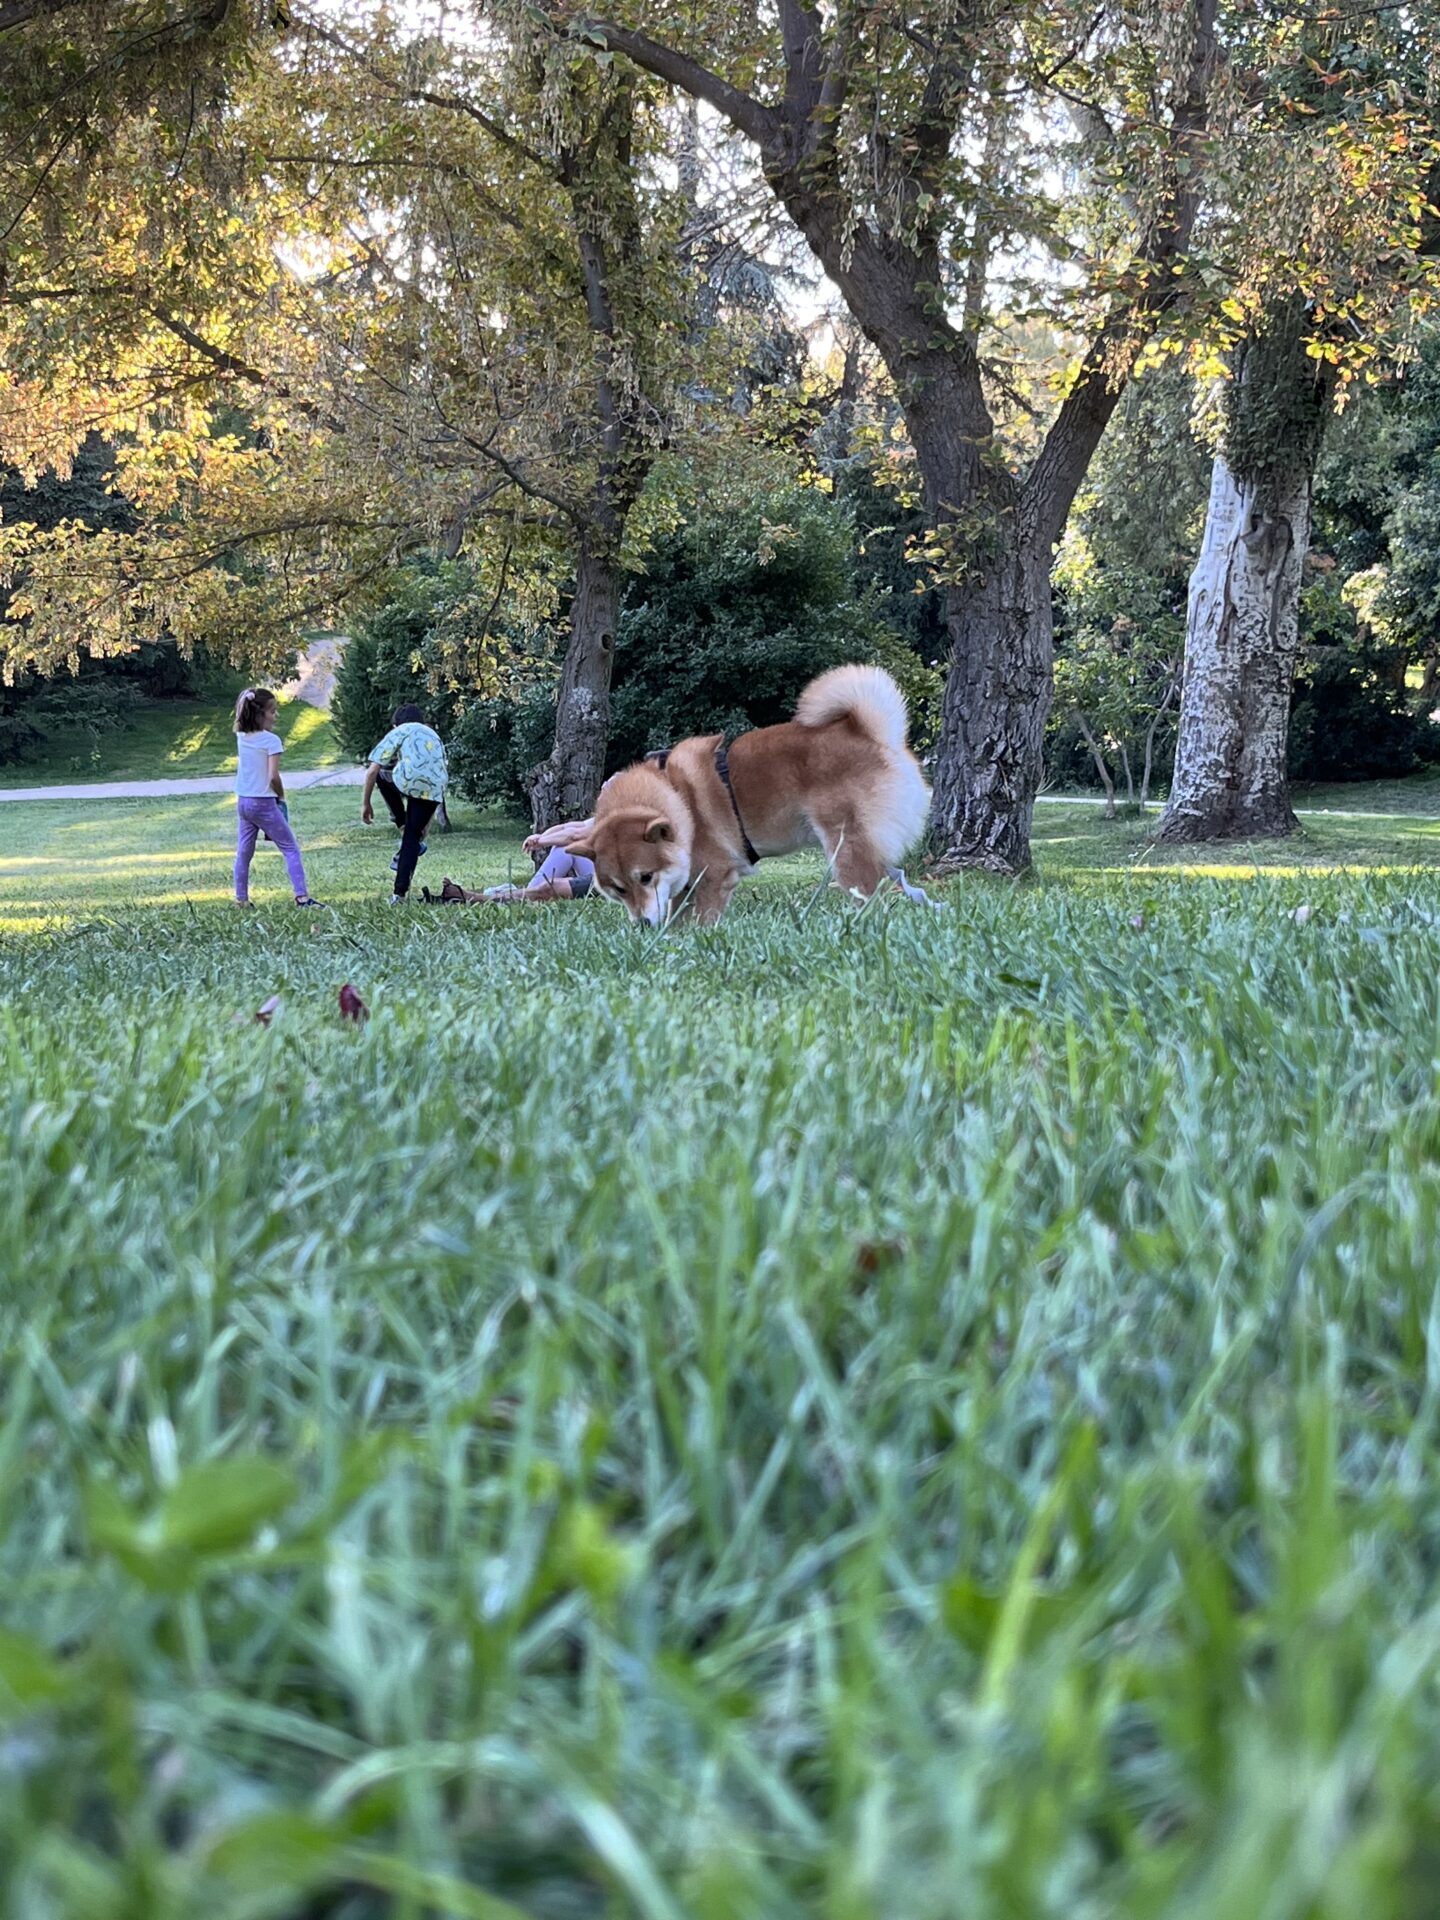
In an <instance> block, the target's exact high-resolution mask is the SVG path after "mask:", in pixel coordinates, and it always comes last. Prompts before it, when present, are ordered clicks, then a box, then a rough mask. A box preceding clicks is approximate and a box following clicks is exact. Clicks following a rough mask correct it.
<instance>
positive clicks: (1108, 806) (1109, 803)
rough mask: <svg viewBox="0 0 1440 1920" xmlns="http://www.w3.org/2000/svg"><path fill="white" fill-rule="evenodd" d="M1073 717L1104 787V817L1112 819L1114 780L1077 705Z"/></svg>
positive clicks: (1113, 814)
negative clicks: (1077, 722)
mask: <svg viewBox="0 0 1440 1920" xmlns="http://www.w3.org/2000/svg"><path fill="white" fill-rule="evenodd" d="M1075 718H1076V719H1077V720H1078V721H1079V723H1080V731H1081V733H1082V734H1084V736H1085V744H1086V746H1087V747H1089V749H1090V758H1091V759H1092V760H1093V761H1094V762H1095V771H1096V772H1097V773H1098V774H1099V776H1100V784H1101V786H1102V787H1104V789H1105V818H1106V819H1107V820H1113V819H1114V818H1115V782H1114V781H1113V780H1112V779H1111V778H1110V769H1109V767H1107V766H1106V764H1105V755H1104V753H1103V752H1102V751H1101V747H1100V742H1099V741H1098V740H1097V739H1096V738H1095V735H1094V732H1093V731H1092V729H1091V726H1090V722H1089V721H1088V720H1087V719H1086V718H1085V716H1084V714H1083V713H1082V712H1081V711H1080V709H1079V708H1078V707H1077V708H1076V709H1075Z"/></svg>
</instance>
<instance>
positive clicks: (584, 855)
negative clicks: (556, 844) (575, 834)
mask: <svg viewBox="0 0 1440 1920" xmlns="http://www.w3.org/2000/svg"><path fill="white" fill-rule="evenodd" d="M565 851H566V852H567V853H570V854H573V855H574V856H575V858H576V859H577V860H593V859H594V858H595V842H594V841H593V840H572V841H571V842H570V844H569V846H568V847H566V849H565Z"/></svg>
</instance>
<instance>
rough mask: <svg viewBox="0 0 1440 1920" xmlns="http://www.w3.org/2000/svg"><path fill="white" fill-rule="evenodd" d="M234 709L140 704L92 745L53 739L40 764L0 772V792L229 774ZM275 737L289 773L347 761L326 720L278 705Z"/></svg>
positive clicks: (297, 705)
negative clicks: (281, 742) (282, 748)
mask: <svg viewBox="0 0 1440 1920" xmlns="http://www.w3.org/2000/svg"><path fill="white" fill-rule="evenodd" d="M232 709H233V702H232V703H231V705H228V706H227V705H226V703H225V701H224V700H223V699H219V698H216V699H207V700H146V701H143V702H142V703H141V704H140V705H139V706H138V707H137V708H136V710H135V711H134V712H133V713H130V714H127V715H126V719H125V725H124V726H123V727H119V728H117V729H116V730H115V731H114V732H113V733H102V734H100V735H99V736H98V737H96V738H94V739H92V738H91V737H90V736H89V735H88V734H87V735H75V736H67V735H57V736H56V737H55V738H54V739H53V740H51V741H49V742H48V743H47V746H48V751H47V752H46V753H45V755H44V756H43V758H38V759H33V760H24V761H21V762H19V763H18V764H15V765H6V766H0V788H4V787H41V786H75V785H77V784H79V783H80V782H82V781H88V780H183V779H186V778H188V777H190V776H192V775H195V776H203V775H213V774H222V773H233V772H234V771H235V726H234V717H233V710H232ZM279 731H280V737H281V738H282V739H283V740H284V742H285V765H286V768H287V769H289V770H290V771H292V772H295V771H299V770H300V769H302V768H310V767H334V766H339V765H340V764H341V763H342V762H343V761H344V759H345V757H346V756H345V754H344V753H343V752H342V751H341V748H340V743H339V741H338V740H337V739H336V738H335V728H334V724H333V722H332V721H331V719H330V716H329V714H328V713H322V712H321V711H320V710H319V709H318V708H317V707H310V706H306V705H305V703H304V702H303V701H301V700H283V701H281V703H280V728H279Z"/></svg>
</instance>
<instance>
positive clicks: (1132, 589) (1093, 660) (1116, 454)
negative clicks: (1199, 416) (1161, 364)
mask: <svg viewBox="0 0 1440 1920" xmlns="http://www.w3.org/2000/svg"><path fill="white" fill-rule="evenodd" d="M1192 401H1193V384H1192V382H1191V381H1190V379H1189V378H1188V377H1187V376H1186V375H1184V374H1183V373H1182V372H1181V371H1180V370H1179V369H1177V368H1164V369H1160V370H1157V371H1156V372H1154V373H1151V374H1150V375H1148V376H1147V377H1146V378H1144V379H1142V380H1139V381H1137V382H1136V383H1135V384H1133V385H1132V386H1131V387H1130V388H1129V389H1128V391H1127V392H1126V395H1125V397H1124V399H1123V400H1122V402H1121V404H1120V407H1119V408H1118V410H1117V413H1116V418H1115V420H1114V422H1113V423H1112V425H1111V428H1110V432H1109V435H1108V436H1107V438H1106V440H1105V441H1104V442H1103V443H1102V445H1101V449H1100V452H1099V454H1098V455H1097V457H1096V460H1095V462H1094V465H1093V466H1092V468H1091V475H1090V483H1089V485H1088V486H1087V488H1086V490H1085V492H1084V493H1083V494H1082V495H1081V496H1080V498H1079V500H1078V501H1077V502H1076V506H1075V510H1074V512H1073V513H1072V515H1071V518H1070V524H1069V527H1068V529H1067V532H1066V535H1065V538H1064V540H1063V542H1062V543H1061V547H1060V551H1059V553H1058V555H1057V557H1056V562H1055V571H1054V576H1053V578H1054V590H1055V647H1056V661H1055V699H1054V704H1053V706H1052V708H1051V715H1050V722H1049V727H1048V730H1047V738H1046V762H1047V766H1048V769H1049V772H1050V776H1051V778H1052V779H1054V780H1059V781H1063V782H1064V783H1066V784H1067V785H1068V784H1070V783H1072V782H1073V783H1076V784H1081V785H1085V786H1089V785H1092V784H1094V782H1095V779H1096V767H1095V762H1094V751H1093V749H1092V748H1091V746H1090V745H1089V744H1088V743H1087V742H1086V740H1085V737H1084V730H1083V728H1082V726H1081V724H1080V720H1081V716H1082V715H1083V717H1084V722H1085V725H1086V726H1088V727H1089V729H1090V731H1091V734H1092V735H1093V736H1094V738H1095V740H1096V743H1097V744H1098V745H1099V747H1100V748H1101V750H1102V752H1103V753H1104V755H1105V757H1106V763H1107V767H1108V769H1109V770H1110V773H1111V777H1112V779H1113V780H1115V781H1117V782H1118V781H1119V780H1120V779H1121V778H1122V777H1124V770H1125V768H1126V767H1127V766H1128V768H1129V772H1130V775H1131V776H1132V777H1133V778H1134V779H1137V780H1138V779H1139V778H1140V776H1141V771H1142V765H1143V761H1144V756H1145V745H1146V739H1147V736H1149V735H1150V733H1151V728H1152V723H1153V724H1154V737H1153V742H1152V751H1153V754H1154V768H1153V771H1154V773H1156V774H1157V775H1159V776H1161V777H1166V778H1168V775H1169V771H1170V765H1171V761H1172V758H1173V754H1174V744H1175V721H1176V711H1175V709H1176V706H1177V701H1176V685H1175V682H1176V675H1177V673H1178V670H1179V665H1180V662H1181V660H1182V658H1183V654H1184V646H1185V605H1186V585H1187V576H1188V574H1189V570H1190V566H1191V564H1192V561H1193V558H1194V552H1195V548H1196V546H1197V544H1198V542H1199V538H1200V534H1201V531H1202V528H1203V523H1204V511H1205V494H1206V487H1207V485H1208V479H1209V459H1208V456H1207V454H1206V452H1205V449H1204V447H1203V446H1202V445H1201V443H1200V441H1199V439H1198V437H1197V436H1196V434H1195V433H1194V431H1193V430H1192V427H1191V419H1190V411H1191V405H1192ZM1162 703H1164V704H1163V705H1162Z"/></svg>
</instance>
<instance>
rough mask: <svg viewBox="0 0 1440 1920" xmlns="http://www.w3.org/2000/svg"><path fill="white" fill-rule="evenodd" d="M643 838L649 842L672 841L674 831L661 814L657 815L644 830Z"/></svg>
mask: <svg viewBox="0 0 1440 1920" xmlns="http://www.w3.org/2000/svg"><path fill="white" fill-rule="evenodd" d="M645 838H646V839H647V840H650V841H655V840H673V839H674V838H675V829H674V827H672V826H671V824H670V822H669V821H668V820H667V819H666V818H665V816H664V814H663V813H657V814H656V816H655V818H654V819H653V820H652V821H651V822H650V824H649V826H648V827H646V829H645Z"/></svg>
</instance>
